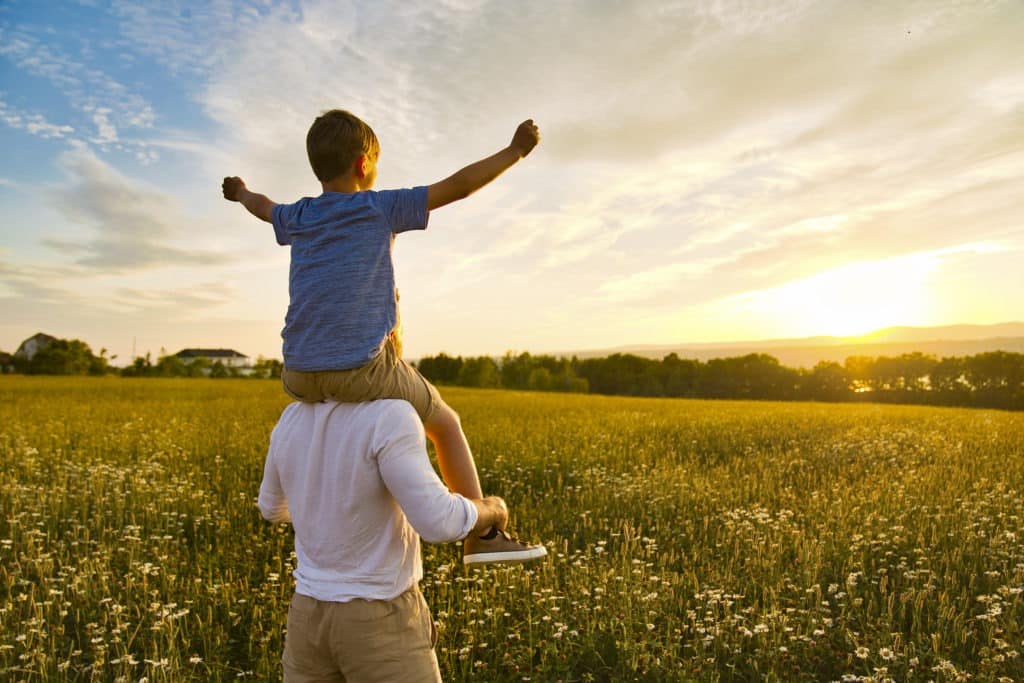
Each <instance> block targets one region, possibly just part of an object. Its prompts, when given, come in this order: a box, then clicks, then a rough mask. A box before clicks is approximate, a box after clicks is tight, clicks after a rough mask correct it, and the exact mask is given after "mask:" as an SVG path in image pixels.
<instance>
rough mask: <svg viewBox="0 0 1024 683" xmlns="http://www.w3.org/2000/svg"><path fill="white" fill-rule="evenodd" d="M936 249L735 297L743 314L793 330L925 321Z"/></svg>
mask: <svg viewBox="0 0 1024 683" xmlns="http://www.w3.org/2000/svg"><path fill="white" fill-rule="evenodd" d="M939 263H940V259H939V257H938V256H937V255H935V254H915V255H912V256H906V257H900V258H893V259H885V260H882V261H871V262H866V263H853V264H849V265H846V266H842V267H840V268H836V269H834V270H830V271H826V272H824V273H819V274H818V275H814V276H812V277H809V278H806V279H803V280H797V281H794V282H789V283H786V284H784V285H782V286H780V287H775V288H773V289H767V290H761V291H758V292H752V293H748V294H743V295H740V296H737V297H733V299H732V301H731V303H732V305H733V306H734V307H736V308H738V309H739V311H740V312H741V313H742V314H743V315H749V316H751V317H753V318H755V319H759V320H763V321H764V323H765V325H766V327H772V328H779V329H786V330H790V332H789V334H796V335H801V334H807V335H813V334H828V335H834V336H850V335H857V334H864V333H867V332H870V331H872V330H876V329H879V328H882V327H888V326H891V325H903V324H914V323H917V322H923V321H925V320H926V319H927V317H928V314H929V313H930V312H931V307H932V298H931V295H930V292H929V277H930V275H931V274H932V273H933V272H934V271H935V270H936V269H937V268H938V266H939Z"/></svg>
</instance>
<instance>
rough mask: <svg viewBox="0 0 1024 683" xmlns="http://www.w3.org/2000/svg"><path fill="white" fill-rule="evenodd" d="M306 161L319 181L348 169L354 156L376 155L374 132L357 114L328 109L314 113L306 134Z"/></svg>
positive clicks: (378, 153)
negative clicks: (315, 115) (318, 114)
mask: <svg viewBox="0 0 1024 683" xmlns="http://www.w3.org/2000/svg"><path fill="white" fill-rule="evenodd" d="M306 153H307V154H308V155H309V165H310V166H312V167H313V173H315V174H316V177H317V178H318V179H319V180H320V181H321V182H325V183H326V182H328V181H330V180H333V179H335V178H337V177H338V176H340V175H343V174H344V173H346V172H348V170H349V169H350V168H351V167H352V164H353V163H355V160H356V159H358V158H359V157H360V156H362V155H364V154H366V155H369V156H372V157H373V158H374V159H376V158H377V157H378V156H379V155H380V143H379V142H377V136H376V135H375V134H374V132H373V129H372V128H370V127H369V126H368V125H366V123H365V122H364V121H362V120H361V119H360V118H359V117H358V116H355V115H353V114H350V113H349V112H347V111H344V110H343V109H332V110H330V111H325V112H324V113H323V114H321V115H320V116H318V117H317V118H316V120H315V121H313V125H312V126H310V127H309V132H308V133H307V134H306Z"/></svg>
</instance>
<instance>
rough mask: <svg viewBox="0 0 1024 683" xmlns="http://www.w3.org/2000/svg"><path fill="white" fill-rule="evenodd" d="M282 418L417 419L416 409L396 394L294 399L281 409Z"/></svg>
mask: <svg viewBox="0 0 1024 683" xmlns="http://www.w3.org/2000/svg"><path fill="white" fill-rule="evenodd" d="M281 420H282V421H285V420H287V421H289V422H292V421H297V420H311V421H314V422H322V421H333V420H352V421H367V422H374V423H375V422H379V421H394V422H408V421H409V420H413V421H417V422H418V421H419V417H418V415H417V414H416V409H415V408H413V407H412V404H410V403H409V402H408V401H405V400H402V399H397V398H382V399H377V400H375V401H366V402H363V403H338V402H337V401H322V402H319V403H303V402H300V401H295V402H293V403H290V404H289V405H288V406H287V407H285V409H284V413H282V415H281Z"/></svg>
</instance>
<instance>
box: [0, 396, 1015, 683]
mask: <svg viewBox="0 0 1024 683" xmlns="http://www.w3.org/2000/svg"><path fill="white" fill-rule="evenodd" d="M443 393H444V395H445V396H446V398H447V399H448V400H449V402H450V403H451V404H452V405H453V406H454V407H455V408H456V409H457V410H459V412H460V413H461V415H462V418H463V422H464V425H465V428H466V431H467V433H468V435H469V438H470V441H471V443H472V444H473V446H474V449H475V453H476V457H477V462H478V464H479V467H480V470H481V478H482V480H483V483H484V490H485V491H487V492H491V493H497V494H500V495H502V496H504V497H505V498H506V500H507V501H508V503H509V506H510V508H511V509H512V513H513V526H514V530H515V531H516V532H518V533H519V534H520V535H521V536H523V537H525V538H528V539H531V540H537V541H542V542H544V543H545V544H546V545H547V547H548V549H549V551H550V553H551V555H550V557H549V558H548V560H547V561H546V562H544V563H542V564H536V565H527V566H518V567H508V568H498V569H494V568H491V569H485V570H480V571H472V572H467V571H465V570H464V569H463V568H462V566H461V564H460V556H459V553H458V548H457V547H455V546H453V545H449V546H425V556H424V562H425V568H426V577H425V580H424V584H423V590H424V594H425V595H426V597H427V601H428V602H429V603H430V605H431V608H432V609H433V612H434V617H435V619H436V620H437V622H438V627H439V630H440V640H439V643H438V657H439V659H440V661H441V667H442V673H443V674H444V677H445V680H451V681H469V680H474V681H477V680H478V681H544V682H548V681H559V680H561V681H633V680H636V681H690V680H695V681H882V680H895V681H929V680H934V681H966V680H971V681H999V682H1008V681H1021V680H1024V661H1022V657H1021V652H1022V651H1024V596H1022V595H1021V593H1022V591H1024V414H1020V413H1001V412H991V411H980V410H961V409H935V408H924V407H899V406H875V405H824V404H799V403H740V402H709V401H685V400H653V399H628V398H608V397H600V396H580V395H555V394H539V393H515V392H501V391H484V390H475V391H474V390H457V389H447V390H445V391H444V392H443ZM286 401H287V399H286V397H285V396H284V394H283V393H282V391H281V390H280V388H279V386H278V385H277V384H276V383H275V382H271V381H242V380H238V381H232V380H225V381H217V382H214V381H209V380H187V379H177V380H136V381H133V380H126V379H118V378H95V379H86V378H79V379H66V378H27V377H3V378H0V679H3V680H10V681H91V680H97V681H140V680H145V681H150V682H155V681H183V680H195V681H227V680H237V679H250V680H275V679H279V678H280V653H281V649H282V643H283V625H284V618H285V612H286V606H287V600H288V598H289V596H290V592H291V581H290V575H289V572H290V570H291V565H292V562H293V558H292V555H291V550H292V541H291V532H290V529H289V528H288V527H285V526H273V525H270V524H268V523H266V522H264V521H263V520H262V519H261V518H260V516H259V513H258V512H257V510H256V508H255V505H254V500H255V495H256V492H257V489H258V485H259V480H260V476H261V474H262V464H263V456H264V454H265V449H266V443H267V437H268V436H269V433H270V430H271V428H272V427H273V425H274V423H275V421H276V419H277V416H278V415H279V413H280V410H281V409H282V408H283V407H284V405H285V404H286Z"/></svg>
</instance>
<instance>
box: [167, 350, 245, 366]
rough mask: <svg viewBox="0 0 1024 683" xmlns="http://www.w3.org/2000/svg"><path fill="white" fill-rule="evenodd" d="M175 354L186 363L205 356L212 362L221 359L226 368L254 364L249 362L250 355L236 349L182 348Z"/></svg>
mask: <svg viewBox="0 0 1024 683" xmlns="http://www.w3.org/2000/svg"><path fill="white" fill-rule="evenodd" d="M174 355H175V356H177V357H178V358H179V359H180V360H181V362H183V363H185V364H186V365H188V364H191V363H194V362H195V361H197V360H199V359H200V358H205V359H206V360H208V361H209V362H210V363H211V364H213V363H216V362H217V361H220V363H221V364H222V365H223V366H224V367H226V368H248V367H249V366H250V365H252V363H250V362H249V356H246V355H245V354H242V353H239V352H238V351H235V350H234V349H182V350H181V351H178V352H177V353H176V354H174Z"/></svg>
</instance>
